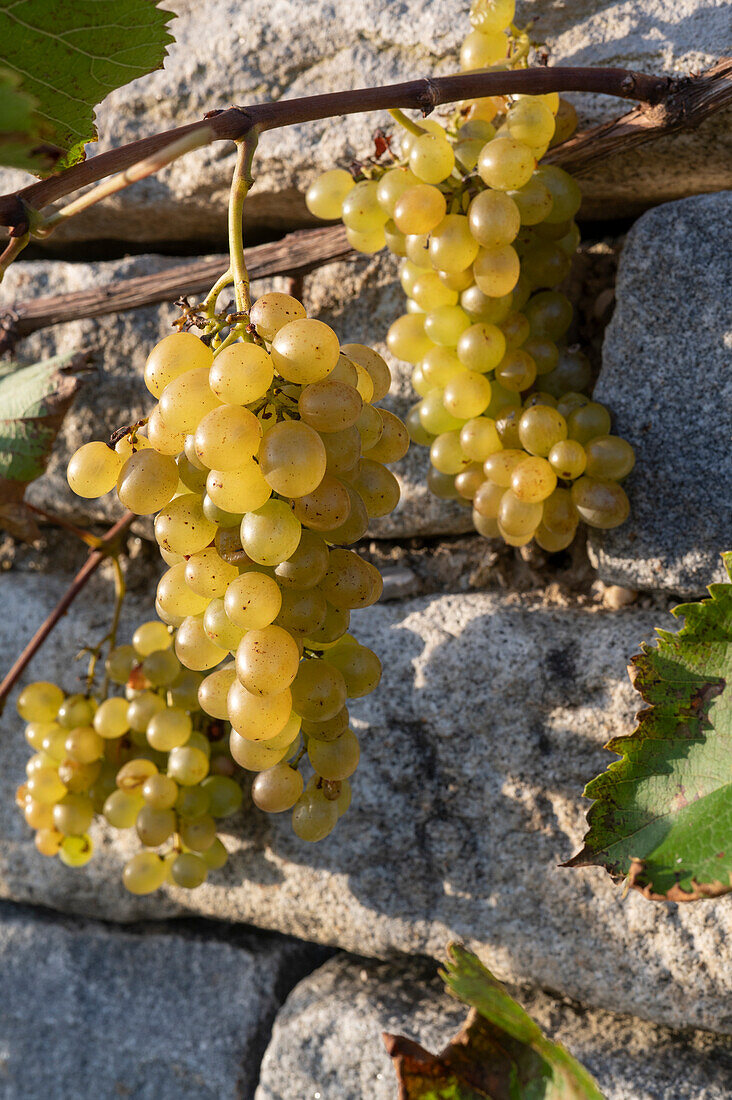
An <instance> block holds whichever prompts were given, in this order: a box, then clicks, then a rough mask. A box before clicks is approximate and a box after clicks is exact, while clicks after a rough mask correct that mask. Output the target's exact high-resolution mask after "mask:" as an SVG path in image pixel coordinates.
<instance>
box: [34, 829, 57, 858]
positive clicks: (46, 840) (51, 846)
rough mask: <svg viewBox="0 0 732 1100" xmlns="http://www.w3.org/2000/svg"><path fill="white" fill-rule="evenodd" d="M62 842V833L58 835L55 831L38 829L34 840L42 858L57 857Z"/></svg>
mask: <svg viewBox="0 0 732 1100" xmlns="http://www.w3.org/2000/svg"><path fill="white" fill-rule="evenodd" d="M63 842H64V837H63V833H58V832H56V830H55V829H39V830H38V832H37V833H36V835H35V839H34V843H35V846H36V848H37V850H38V851H39V852H40V854H41V855H42V856H55V855H58V853H59V850H60V848H61V845H62V844H63Z"/></svg>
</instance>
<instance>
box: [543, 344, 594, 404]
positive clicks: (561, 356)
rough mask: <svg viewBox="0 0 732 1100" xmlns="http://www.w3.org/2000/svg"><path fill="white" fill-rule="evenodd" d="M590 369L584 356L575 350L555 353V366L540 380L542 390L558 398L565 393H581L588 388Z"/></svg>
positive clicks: (590, 379) (590, 378)
mask: <svg viewBox="0 0 732 1100" xmlns="http://www.w3.org/2000/svg"><path fill="white" fill-rule="evenodd" d="M591 382H592V368H591V366H590V361H589V359H588V358H587V356H586V355H583V353H582V352H581V351H579V350H578V349H576V348H573V349H569V348H562V349H561V350H559V349H558V352H557V364H556V366H555V368H554V370H552V371H548V372H547V373H546V374H545V375H544V376H543V378H542V380H541V384H542V386H543V387H544V389H545V390H546V391H547V392H548V393H551V394H553V395H554V396H555V397H557V398H559V397H561V396H562V395H563V394H565V393H578V392H579V393H581V392H582V391H583V390H586V389H588V388H589V387H590V385H591Z"/></svg>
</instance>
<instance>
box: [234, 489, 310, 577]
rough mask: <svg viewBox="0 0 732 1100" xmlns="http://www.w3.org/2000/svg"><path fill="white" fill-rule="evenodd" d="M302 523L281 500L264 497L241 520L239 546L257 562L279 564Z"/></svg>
mask: <svg viewBox="0 0 732 1100" xmlns="http://www.w3.org/2000/svg"><path fill="white" fill-rule="evenodd" d="M301 533H302V526H301V524H300V521H299V520H298V519H297V517H296V516H294V515H293V514H292V512H291V511H290V508H289V505H288V504H287V503H286V502H285V501H284V500H268V501H267V503H266V504H264V505H263V506H262V507H261V508H258V509H257V510H256V511H253V512H248V513H247V514H246V515H245V516H244V519H243V520H242V522H241V542H242V547H243V549H244V550H245V551H246V553H247V554H248V555H249V557H250V558H251V559H252V561H254V562H257V564H259V565H279V564H280V562H283V561H287V559H288V558H289V557H291V555H292V554H294V553H295V550H297V547H298V544H299V542H300V536H301Z"/></svg>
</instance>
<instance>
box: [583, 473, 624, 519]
mask: <svg viewBox="0 0 732 1100" xmlns="http://www.w3.org/2000/svg"><path fill="white" fill-rule="evenodd" d="M571 492H572V503H573V504H574V506H575V508H576V509H577V511H578V513H579V516H580V519H582V520H584V522H585V523H586V524H587V525H588V526H589V527H599V528H600V529H602V530H608V529H609V528H611V527H619V526H620V524H621V523H624V522H625V520H626V519H627V518H628V515H629V513H630V502H629V500H628V498H627V496H626V494H625V490H624V489H623V488H622V486H621V485H618V483H617V481H610V480H608V479H605V478H593V477H581V478H579V479H578V480H577V481H575V482H574V483H573V484H572V490H571Z"/></svg>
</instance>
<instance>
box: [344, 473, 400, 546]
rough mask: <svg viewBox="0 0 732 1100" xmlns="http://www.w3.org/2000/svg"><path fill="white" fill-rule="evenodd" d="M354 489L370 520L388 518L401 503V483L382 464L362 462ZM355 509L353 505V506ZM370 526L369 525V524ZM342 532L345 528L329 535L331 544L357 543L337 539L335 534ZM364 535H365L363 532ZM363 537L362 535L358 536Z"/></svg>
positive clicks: (345, 525)
mask: <svg viewBox="0 0 732 1100" xmlns="http://www.w3.org/2000/svg"><path fill="white" fill-rule="evenodd" d="M353 488H354V489H355V491H356V496H358V497H359V498H360V499H361V501H362V502H363V505H364V506H365V509H366V513H367V517H368V518H372V519H373V518H377V517H379V516H388V515H389V513H390V512H393V511H394V509H395V508H396V506H397V504H398V503H399V498H400V495H401V490H400V488H399V482H398V481H397V479H396V478H395V477H394V474H393V473H392V472H391V470H387V469H386V467H385V466H382V465H381V463H380V462H373V461H372V460H371V459H368V458H364V459H363V460H362V462H361V472H360V473H359V475H358V478H357V479H356V481H355V482H354V485H353ZM351 508H352V509H353V503H352V504H351ZM350 520H351V516H350V515H349V518H348V520H347V521H346V524H344V527H345V528H347V526H348V524H349V522H350ZM367 526H368V524H367ZM339 530H340V531H342V530H343V528H335V529H334V531H333V532H331V534H330V535H329V539H330V541H331V542H334V543H336V542H340V543H344V542H347V543H348V544H351V543H353V542H356V541H357V539H356V538H351V537H349V538H348V539H345V538H343V537H341V538H337V537H336V536H335V532H337V531H339ZM362 533H365V531H364V532H362ZM358 537H359V538H360V537H361V536H360V535H359V536H358Z"/></svg>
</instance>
